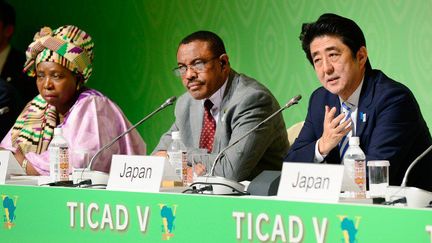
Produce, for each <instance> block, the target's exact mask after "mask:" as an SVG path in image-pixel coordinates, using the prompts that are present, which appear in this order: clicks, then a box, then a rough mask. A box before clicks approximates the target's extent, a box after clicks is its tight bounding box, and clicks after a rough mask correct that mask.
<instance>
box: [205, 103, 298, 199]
mask: <svg viewBox="0 0 432 243" xmlns="http://www.w3.org/2000/svg"><path fill="white" fill-rule="evenodd" d="M301 98H302V96H301V95H297V96H294V97H293V98H292V99H291V100H289V101H288V103H286V104H285V105H284V106H282V107H281V108H280V109H279V110H277V111H275V112H274V113H273V114H271V115H270V116H268V117H267V118H266V119H264V120H262V121H261V122H260V123H258V124H257V125H256V126H254V127H253V128H251V129H250V130H249V131H248V132H246V133H245V134H243V136H241V137H239V138H238V139H237V140H235V141H234V142H233V143H232V144H230V145H228V146H226V147H225V148H224V149H222V150H221V151H220V152H219V153H218V154H217V156H216V158H215V159H214V161H213V165H212V167H211V169H210V175H209V176H207V177H205V176H204V178H205V179H204V178H197V181H201V182H202V181H205V182H204V183H206V184H207V183H208V184H210V183H214V184H230V187H231V186H232V187H234V188H236V190H235V191H241V190H243V189H244V186H243V185H242V184H240V183H238V182H235V181H232V180H229V179H226V178H223V177H215V176H214V170H215V167H216V164H217V162H218V161H219V159H220V158H221V156H222V155H223V154H224V153H225V151H227V150H228V149H230V148H232V147H233V146H234V145H236V144H237V143H239V142H240V141H241V140H243V139H244V138H245V137H247V136H248V135H249V134H251V133H252V132H254V131H255V130H256V129H257V128H258V127H260V126H261V125H262V124H264V123H266V122H267V121H269V120H270V119H272V118H273V117H275V116H276V115H278V114H279V113H281V112H282V111H283V110H285V109H287V108H289V107H291V106H293V105H295V104H298V102H299V100H300V99H301ZM209 177H212V178H210V182H207V181H208V180H209ZM218 180H221V182H217V181H218ZM227 182H228V183H227ZM233 184H237V186H233ZM224 194H230V193H224Z"/></svg>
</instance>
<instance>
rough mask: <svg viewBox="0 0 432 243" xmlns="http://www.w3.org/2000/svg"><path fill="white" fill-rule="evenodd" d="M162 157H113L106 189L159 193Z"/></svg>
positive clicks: (162, 166)
mask: <svg viewBox="0 0 432 243" xmlns="http://www.w3.org/2000/svg"><path fill="white" fill-rule="evenodd" d="M164 160H165V158H164V157H160V156H141V155H113V157H112V162H111V171H110V175H109V178H108V184H107V189H108V190H116V191H133V192H159V188H160V184H161V181H162V174H163V168H164Z"/></svg>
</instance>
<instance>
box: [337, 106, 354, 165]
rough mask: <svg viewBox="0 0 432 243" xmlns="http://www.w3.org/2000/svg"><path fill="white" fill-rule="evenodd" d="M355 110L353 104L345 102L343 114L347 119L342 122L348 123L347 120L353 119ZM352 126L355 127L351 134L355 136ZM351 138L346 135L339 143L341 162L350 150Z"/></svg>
mask: <svg viewBox="0 0 432 243" xmlns="http://www.w3.org/2000/svg"><path fill="white" fill-rule="evenodd" d="M353 108H354V105H353V104H351V103H349V102H347V101H345V102H343V103H342V112H343V113H345V118H344V119H343V121H342V122H344V121H346V120H348V119H350V118H351V112H352V110H353ZM351 126H353V127H352V130H351V134H354V123H352V124H351ZM349 137H350V136H349V133H348V134H347V135H345V136H344V137H343V138H342V140H341V141H340V143H339V154H340V158H341V160H343V157H344V155H345V152H346V151H347V149H348V146H349V143H348V141H349Z"/></svg>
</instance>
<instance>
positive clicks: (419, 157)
mask: <svg viewBox="0 0 432 243" xmlns="http://www.w3.org/2000/svg"><path fill="white" fill-rule="evenodd" d="M431 150H432V145H431V146H429V148H427V149H426V150H425V151H424V152H423V153H421V154H420V155H419V156H418V157H417V158H416V159H415V160H414V161H413V162H412V163H411V164H410V165H409V166H408V169H407V170H406V172H405V175H404V177H403V180H402V184H401V187H406V184H407V181H408V175H409V173H410V172H411V170H412V168H413V167H414V166H415V165H416V164H417V163H418V162H419V161H420V160H421V159H423V157H425V156H426V154H428V153H429V152H430V151H431Z"/></svg>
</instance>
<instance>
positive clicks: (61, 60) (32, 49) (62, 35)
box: [24, 25, 94, 83]
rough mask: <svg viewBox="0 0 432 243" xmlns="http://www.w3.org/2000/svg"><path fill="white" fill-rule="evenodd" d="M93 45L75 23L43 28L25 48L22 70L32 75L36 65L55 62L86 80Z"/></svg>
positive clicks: (88, 75) (91, 67)
mask: <svg viewBox="0 0 432 243" xmlns="http://www.w3.org/2000/svg"><path fill="white" fill-rule="evenodd" d="M93 46H94V43H93V40H92V38H91V37H90V35H88V34H87V33H86V32H84V31H82V30H80V29H79V28H78V27H76V26H73V25H65V26H62V27H60V28H58V29H56V30H54V31H52V30H51V29H50V28H49V27H44V28H42V29H41V30H40V31H39V32H38V33H36V34H35V36H34V38H33V42H32V43H31V44H30V45H29V46H28V48H27V51H26V56H27V61H26V63H25V64H24V72H27V74H28V75H29V76H31V77H34V76H35V74H36V72H35V67H36V65H37V64H39V63H40V62H55V63H58V64H60V65H62V66H64V67H65V68H67V69H69V70H70V71H72V72H73V73H75V74H78V75H79V76H81V77H82V81H83V82H84V83H86V82H87V80H88V79H89V78H90V75H91V73H92V70H93V65H92V62H93Z"/></svg>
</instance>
